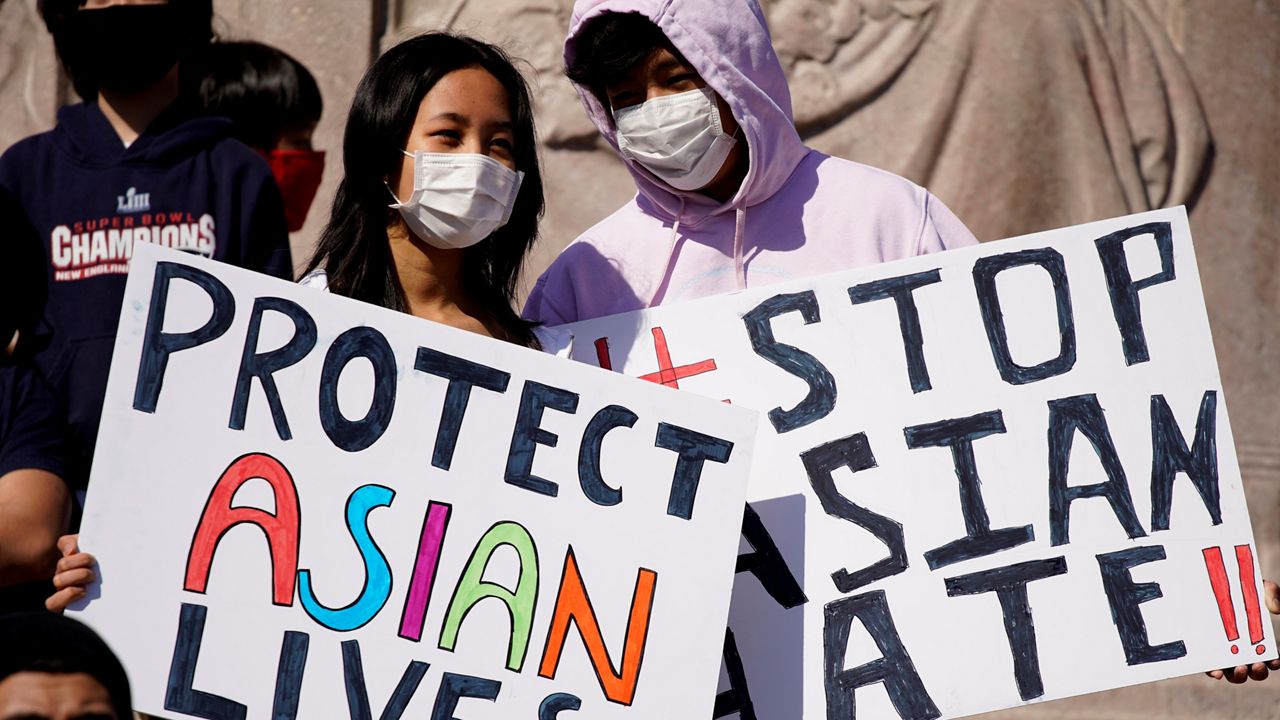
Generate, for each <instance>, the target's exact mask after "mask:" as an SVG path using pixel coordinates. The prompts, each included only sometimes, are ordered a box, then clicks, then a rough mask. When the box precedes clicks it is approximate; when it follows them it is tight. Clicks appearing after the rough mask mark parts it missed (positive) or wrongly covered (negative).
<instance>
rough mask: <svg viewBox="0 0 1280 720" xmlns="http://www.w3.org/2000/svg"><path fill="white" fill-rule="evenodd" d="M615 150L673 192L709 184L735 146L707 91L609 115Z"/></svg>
mask: <svg viewBox="0 0 1280 720" xmlns="http://www.w3.org/2000/svg"><path fill="white" fill-rule="evenodd" d="M613 121H614V125H615V127H616V128H617V130H618V149H619V150H621V151H622V155H623V157H626V158H628V159H631V160H635V161H636V162H637V163H639V164H640V165H641V166H643V167H644V168H645V169H646V170H648V171H649V172H651V173H653V174H654V175H657V176H658V177H659V178H661V179H662V181H663V182H665V183H667V184H668V185H670V186H671V187H673V188H675V189H677V190H687V191H692V190H700V189H702V188H704V187H706V186H707V185H709V184H710V183H711V181H712V180H714V179H715V177H716V175H717V174H718V173H719V172H720V168H721V167H723V166H724V161H725V158H727V157H728V156H729V151H730V150H732V149H733V146H734V143H736V142H737V140H735V139H734V138H733V136H732V135H729V134H727V133H725V132H724V128H722V127H721V125H720V109H719V108H718V107H716V94H715V92H714V91H712V90H711V89H710V88H705V87H703V88H698V89H697V90H690V91H688V92H682V93H677V94H675V95H665V96H663V97H658V98H654V99H652V100H647V101H645V102H643V103H640V104H639V105H632V106H631V107H625V108H622V109H620V110H615V111H614V113H613Z"/></svg>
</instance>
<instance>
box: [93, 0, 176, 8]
mask: <svg viewBox="0 0 1280 720" xmlns="http://www.w3.org/2000/svg"><path fill="white" fill-rule="evenodd" d="M168 4H169V0H85V3H84V4H83V5H81V6H80V7H82V8H84V9H86V10H97V9H98V8H104V7H111V6H112V5H168Z"/></svg>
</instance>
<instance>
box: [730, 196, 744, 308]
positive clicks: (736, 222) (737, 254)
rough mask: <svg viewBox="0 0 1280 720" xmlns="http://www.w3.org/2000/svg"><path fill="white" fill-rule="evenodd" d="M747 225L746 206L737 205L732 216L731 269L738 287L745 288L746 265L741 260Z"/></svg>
mask: <svg viewBox="0 0 1280 720" xmlns="http://www.w3.org/2000/svg"><path fill="white" fill-rule="evenodd" d="M746 227H747V208H746V207H743V206H741V205H740V206H738V207H737V208H736V209H735V211H734V218H733V271H734V273H735V275H736V277H737V279H738V289H739V290H746V289H747V266H746V264H745V263H743V261H742V245H743V242H744V240H745V238H744V237H743V236H744V235H745V230H746Z"/></svg>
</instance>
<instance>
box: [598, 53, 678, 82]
mask: <svg viewBox="0 0 1280 720" xmlns="http://www.w3.org/2000/svg"><path fill="white" fill-rule="evenodd" d="M692 67H693V66H692V65H690V63H689V62H688V61H687V60H685V59H684V58H683V57H681V56H680V55H679V54H678V53H676V52H673V51H672V50H671V49H670V48H666V47H657V48H654V50H653V52H651V53H649V55H648V56H646V57H645V59H643V60H641V61H640V62H638V63H636V64H635V65H632V66H631V67H630V68H629V69H628V70H627V71H626V72H625V73H624V74H623V77H621V78H618V79H617V82H643V81H646V80H648V79H650V78H653V77H659V76H662V75H666V74H669V73H671V72H673V71H677V70H686V69H692ZM610 84H612V83H610Z"/></svg>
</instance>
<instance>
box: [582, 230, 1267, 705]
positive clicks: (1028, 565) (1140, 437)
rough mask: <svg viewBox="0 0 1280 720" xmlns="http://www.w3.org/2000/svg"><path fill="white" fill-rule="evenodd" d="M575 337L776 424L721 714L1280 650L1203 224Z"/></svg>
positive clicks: (585, 353) (1084, 679) (1170, 668)
mask: <svg viewBox="0 0 1280 720" xmlns="http://www.w3.org/2000/svg"><path fill="white" fill-rule="evenodd" d="M857 241H858V240H857V238H850V239H849V242H857ZM570 327H571V328H572V329H573V330H574V332H575V334H576V336H577V346H576V349H575V355H576V356H577V357H579V359H581V360H583V361H585V362H591V363H594V364H597V365H601V366H603V367H609V368H612V369H614V370H618V371H621V372H624V373H627V374H630V375H637V376H640V377H643V378H645V379H648V380H651V381H653V382H658V383H661V384H663V385H667V386H670V387H678V388H680V389H682V390H687V391H690V392H691V393H698V394H702V395H706V396H708V397H711V398H715V399H721V400H727V401H731V402H732V403H733V404H735V405H743V406H747V407H752V408H755V409H757V410H760V411H761V412H762V413H763V414H764V419H763V420H762V430H761V436H760V438H759V440H758V444H757V450H756V453H755V470H754V474H753V480H752V485H751V489H750V492H749V501H750V502H749V509H748V512H747V514H746V518H745V522H744V525H743V532H742V546H741V555H740V557H739V560H738V570H739V574H738V579H737V583H736V585H735V586H734V598H733V607H732V610H731V614H730V632H729V634H728V636H727V638H726V642H725V651H724V665H723V671H722V681H721V687H720V689H721V693H720V697H719V700H718V702H717V706H716V707H717V710H716V713H715V717H740V718H743V720H752V719H754V718H759V719H760V720H790V719H791V718H798V717H805V718H821V717H826V718H830V719H831V720H837V719H843V718H852V717H854V716H855V710H856V716H857V717H859V718H896V717H903V718H937V717H958V716H962V715H968V714H972V713H978V712H984V711H988V710H995V709H999V708H1004V707H1010V706H1016V705H1020V704H1024V703H1029V702H1034V701H1040V700H1049V699H1053V698H1061V697H1067V696H1071V695H1077V694H1080V693H1086V692H1092V691H1097V690H1103V689H1107V688H1114V687H1118V686H1122V685H1131V684H1135V683H1141V682H1147V681H1152V680H1159V679H1161V678H1167V677H1172V676H1176V675H1183V674H1187V673H1192V672H1197V671H1201V670H1207V669H1212V668H1220V667H1226V666H1234V665H1238V664H1241V663H1246V662H1254V661H1257V660H1263V659H1267V658H1274V657H1276V649H1275V640H1274V638H1272V636H1271V626H1270V623H1269V622H1268V621H1267V619H1266V617H1265V610H1263V609H1261V607H1260V604H1259V592H1258V591H1259V590H1260V588H1261V582H1260V578H1259V566H1258V561H1257V558H1256V557H1255V556H1254V552H1253V548H1254V547H1255V546H1254V542H1253V536H1252V531H1251V530H1250V527H1249V521H1248V513H1247V510H1246V508H1245V501H1244V494H1243V492H1242V489H1241V484H1240V473H1239V469H1238V467H1237V463H1236V455H1235V450H1234V445H1233V443H1232V439H1231V428H1230V426H1229V424H1228V422H1227V414H1226V405H1225V402H1224V398H1223V395H1222V386H1221V381H1220V379H1219V377H1218V370H1217V366H1216V364H1215V361H1214V354H1213V345H1212V342H1211V340H1210V337H1209V325H1208V321H1207V317H1206V314H1205V309H1204V301H1203V299H1202V295H1201V289H1200V281H1199V277H1198V275H1197V271H1196V265H1195V257H1194V255H1193V252H1192V246H1191V237H1190V233H1189V231H1188V229H1187V222H1186V214H1185V212H1184V211H1183V210H1182V209H1180V208H1179V209H1174V210H1167V211H1160V212H1154V213H1148V214H1143V215H1135V216H1132V217H1125V218H1118V219H1115V220H1109V221H1106V222H1100V223H1094V224H1090V225H1083V226H1079V227H1074V228H1067V229H1064V230H1057V231H1054V232H1047V233H1041V234H1037V235H1030V236H1027V237H1022V238H1017V239H1013V240H1006V241H1003V242H999V243H991V244H986V245H982V246H978V247H973V248H967V249H962V250H956V251H953V252H948V253H945V254H942V255H937V256H927V257H918V258H913V259H910V260H904V261H901V262H895V263H890V264H886V265H881V266H878V267H870V268H864V269H859V270H853V271H848V272H844V273H840V274H835V275H829V276H825V277H820V278H811V279H806V280H799V281H794V282H788V283H783V284H779V285H771V286H768V287H762V288H758V289H750V290H747V291H744V292H739V293H735V294H732V295H727V296H722V297H716V298H707V299H702V300H698V301H695V302H691V303H687V304H682V305H676V306H669V307H659V308H655V309H652V310H647V311H643V312H638V313H632V314H627V315H619V316H615V317H611V318H603V319H599V320H595V321H589V322H582V323H577V324H575V325H572V326H570Z"/></svg>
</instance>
